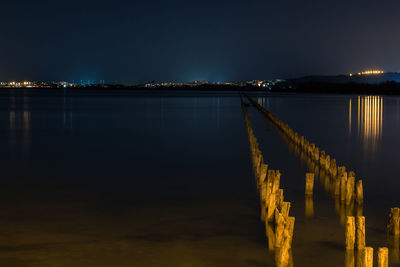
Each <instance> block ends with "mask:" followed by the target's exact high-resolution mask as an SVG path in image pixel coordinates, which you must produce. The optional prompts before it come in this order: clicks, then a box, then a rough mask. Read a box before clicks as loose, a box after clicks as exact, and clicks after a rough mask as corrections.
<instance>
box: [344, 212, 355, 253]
mask: <svg viewBox="0 0 400 267" xmlns="http://www.w3.org/2000/svg"><path fill="white" fill-rule="evenodd" d="M355 239H356V222H355V218H354V216H347V222H346V250H354V244H355Z"/></svg>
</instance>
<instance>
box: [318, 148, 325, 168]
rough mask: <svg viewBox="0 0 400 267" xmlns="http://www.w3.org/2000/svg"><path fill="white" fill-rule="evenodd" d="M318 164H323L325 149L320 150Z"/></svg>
mask: <svg viewBox="0 0 400 267" xmlns="http://www.w3.org/2000/svg"><path fill="white" fill-rule="evenodd" d="M319 164H321V166H325V150H322V151H321V156H320V157H319Z"/></svg>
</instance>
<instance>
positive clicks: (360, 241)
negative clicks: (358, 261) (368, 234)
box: [356, 216, 365, 250]
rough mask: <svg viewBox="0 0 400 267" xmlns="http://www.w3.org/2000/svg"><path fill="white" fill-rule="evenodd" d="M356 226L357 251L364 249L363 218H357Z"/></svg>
mask: <svg viewBox="0 0 400 267" xmlns="http://www.w3.org/2000/svg"><path fill="white" fill-rule="evenodd" d="M356 226H357V249H358V250H362V249H364V248H365V217H364V216H358V217H357V221H356Z"/></svg>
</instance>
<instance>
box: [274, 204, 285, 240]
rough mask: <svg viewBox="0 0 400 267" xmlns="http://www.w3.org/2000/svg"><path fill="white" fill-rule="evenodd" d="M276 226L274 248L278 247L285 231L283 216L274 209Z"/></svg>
mask: <svg viewBox="0 0 400 267" xmlns="http://www.w3.org/2000/svg"><path fill="white" fill-rule="evenodd" d="M275 218H276V227H275V248H280V247H281V246H282V242H283V237H284V236H283V235H284V231H285V218H283V216H282V214H280V212H279V211H278V210H277V209H275Z"/></svg>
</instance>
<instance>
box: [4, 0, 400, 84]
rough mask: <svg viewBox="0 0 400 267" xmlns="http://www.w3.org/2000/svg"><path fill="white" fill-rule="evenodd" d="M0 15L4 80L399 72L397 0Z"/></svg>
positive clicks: (12, 5)
mask: <svg viewBox="0 0 400 267" xmlns="http://www.w3.org/2000/svg"><path fill="white" fill-rule="evenodd" d="M0 9H1V15H0V29H1V31H0V33H1V42H0V80H14V79H16V80H25V79H26V80H68V81H72V80H80V79H84V80H87V79H90V80H100V79H101V80H106V82H110V83H111V82H119V83H140V82H146V81H152V80H156V81H161V80H173V81H192V80H210V81H238V80H251V79H269V78H277V77H282V78H288V77H297V76H302V75H310V74H339V73H349V72H356V71H359V70H363V69H366V68H381V69H383V70H385V71H400V15H399V12H400V1H399V0H383V1H377V0H374V1H372V0H364V1H344V0H341V1H333V0H329V1H322V0H315V1H300V0H282V1H279V0H275V1H268V0H264V1H252V0H248V1H238V0H230V1H217V0H202V1H189V0H186V1H181V0H175V1H174V0H173V1H165V0H146V1H121V0H113V1H105V0H96V1H77V0H70V1H65V0H60V1H40V0H39V1H18V0H13V1H11V0H5V1H4V0H3V1H1V4H0Z"/></svg>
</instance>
